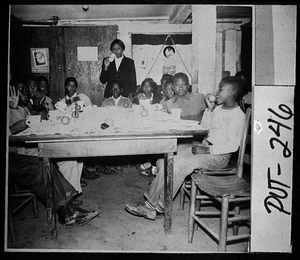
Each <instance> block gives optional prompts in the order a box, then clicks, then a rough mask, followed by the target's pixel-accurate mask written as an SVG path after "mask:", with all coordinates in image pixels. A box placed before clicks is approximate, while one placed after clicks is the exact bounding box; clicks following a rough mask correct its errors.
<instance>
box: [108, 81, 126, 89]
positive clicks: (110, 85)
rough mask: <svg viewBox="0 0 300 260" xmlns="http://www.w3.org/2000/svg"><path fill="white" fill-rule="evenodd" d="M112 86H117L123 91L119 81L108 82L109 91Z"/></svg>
mask: <svg viewBox="0 0 300 260" xmlns="http://www.w3.org/2000/svg"><path fill="white" fill-rule="evenodd" d="M113 85H118V86H119V88H120V89H123V86H122V83H121V82H120V81H119V80H113V81H112V82H110V84H109V89H111V88H112V87H113Z"/></svg>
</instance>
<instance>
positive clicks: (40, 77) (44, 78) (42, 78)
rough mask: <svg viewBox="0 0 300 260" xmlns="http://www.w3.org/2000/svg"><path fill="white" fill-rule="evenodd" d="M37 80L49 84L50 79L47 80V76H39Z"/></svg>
mask: <svg viewBox="0 0 300 260" xmlns="http://www.w3.org/2000/svg"><path fill="white" fill-rule="evenodd" d="M37 80H38V82H40V81H45V82H47V84H48V83H49V81H48V79H47V78H46V77H45V76H39V77H38V78H37Z"/></svg>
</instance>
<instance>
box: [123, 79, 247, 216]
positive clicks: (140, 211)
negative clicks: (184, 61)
mask: <svg viewBox="0 0 300 260" xmlns="http://www.w3.org/2000/svg"><path fill="white" fill-rule="evenodd" d="M243 95H244V84H243V82H242V81H241V79H239V78H237V77H227V78H224V79H222V80H221V82H220V85H219V90H218V91H217V97H216V103H217V105H216V104H215V103H210V102H209V100H208V97H207V98H206V100H205V101H206V104H207V106H208V108H207V109H206V111H205V113H204V115H203V118H202V121H201V124H202V126H203V127H205V128H207V129H209V134H208V136H207V137H206V138H205V139H204V141H203V142H202V144H197V145H191V146H190V147H189V148H186V149H184V150H181V151H178V152H177V155H175V156H174V179H173V198H174V197H175V195H176V193H177V192H178V190H179V188H180V186H181V185H182V183H183V181H184V179H185V177H186V176H187V175H189V174H191V173H192V172H193V170H194V169H197V168H201V169H220V168H223V167H226V166H227V164H228V162H229V160H230V157H231V154H232V153H234V152H235V151H237V150H238V148H239V144H240V139H241V135H242V130H243V122H244V120H245V114H244V113H243V111H242V110H241V108H240V107H239V105H238V101H239V100H240V99H241V98H242V97H243ZM157 168H158V170H159V171H158V174H157V176H156V177H155V178H154V180H153V181H152V183H151V185H150V186H149V190H148V191H147V192H145V193H144V196H145V198H146V201H145V203H144V204H142V205H131V204H127V205H126V206H125V209H126V211H128V212H129V213H131V214H133V215H135V216H138V217H144V218H146V219H151V220H155V218H156V215H157V214H158V215H159V214H162V213H163V212H164V160H163V159H159V160H158V161H157Z"/></svg>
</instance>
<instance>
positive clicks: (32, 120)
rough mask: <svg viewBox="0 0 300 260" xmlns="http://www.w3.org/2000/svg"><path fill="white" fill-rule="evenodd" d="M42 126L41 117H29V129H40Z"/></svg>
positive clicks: (27, 121)
mask: <svg viewBox="0 0 300 260" xmlns="http://www.w3.org/2000/svg"><path fill="white" fill-rule="evenodd" d="M40 124H41V115H34V116H28V117H27V119H26V125H28V126H29V127H38V126H39V125H40Z"/></svg>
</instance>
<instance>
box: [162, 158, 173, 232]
mask: <svg viewBox="0 0 300 260" xmlns="http://www.w3.org/2000/svg"><path fill="white" fill-rule="evenodd" d="M173 163H174V153H166V154H165V158H164V164H165V167H164V168H165V178H164V190H165V192H164V194H165V196H164V204H165V205H164V207H165V219H164V230H165V234H166V235H167V234H170V233H171V228H172V210H173Z"/></svg>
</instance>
